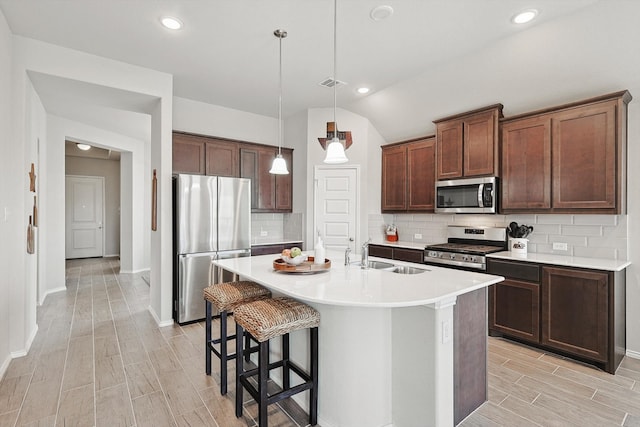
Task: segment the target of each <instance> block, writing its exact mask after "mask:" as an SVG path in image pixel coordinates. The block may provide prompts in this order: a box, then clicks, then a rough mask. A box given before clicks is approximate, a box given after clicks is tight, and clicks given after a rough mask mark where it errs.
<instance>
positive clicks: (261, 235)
mask: <svg viewBox="0 0 640 427" xmlns="http://www.w3.org/2000/svg"><path fill="white" fill-rule="evenodd" d="M268 235H269V232H268V231H266V230H261V231H260V237H267V236H268Z"/></svg>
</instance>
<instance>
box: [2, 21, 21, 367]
mask: <svg viewBox="0 0 640 427" xmlns="http://www.w3.org/2000/svg"><path fill="white" fill-rule="evenodd" d="M12 62H13V58H12V45H11V33H10V31H9V27H8V26H7V22H6V20H5V18H4V15H3V14H2V11H0V93H3V94H5V96H2V97H0V170H2V171H3V177H2V179H0V236H2V240H3V244H2V245H0V271H2V274H0V376H2V375H3V374H4V372H5V370H6V369H7V366H8V364H9V361H10V360H11V359H10V358H11V347H10V345H9V337H10V330H11V326H12V325H11V323H10V317H9V307H10V305H11V300H10V290H11V276H12V273H11V271H12V266H13V264H12V261H14V260H15V258H16V257H15V256H14V255H12V252H16V246H15V245H16V244H17V241H15V234H14V233H11V224H10V223H9V221H8V218H5V209H8V208H9V207H10V206H11V205H9V203H8V202H9V199H10V198H11V197H12V196H11V194H10V188H11V187H10V186H11V185H14V184H16V183H17V182H20V181H21V180H20V179H19V177H13V178H12V177H11V176H9V175H8V174H9V172H10V171H11V170H12V168H11V163H15V161H14V158H12V157H11V154H12V152H13V150H11V146H12V139H13V138H12V129H11V111H12V110H11V106H12V104H11V92H12V90H11V71H12ZM12 224H13V225H16V224H17V223H15V222H13V221H12ZM16 234H17V233H16Z"/></svg>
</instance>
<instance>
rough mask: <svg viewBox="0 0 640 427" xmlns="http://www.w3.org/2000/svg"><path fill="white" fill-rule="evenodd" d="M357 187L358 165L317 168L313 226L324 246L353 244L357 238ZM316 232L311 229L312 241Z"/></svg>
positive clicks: (338, 248) (341, 247) (339, 246)
mask: <svg viewBox="0 0 640 427" xmlns="http://www.w3.org/2000/svg"><path fill="white" fill-rule="evenodd" d="M357 190H358V169H356V168H354V167H339V168H316V170H315V192H314V193H315V194H314V205H315V209H314V211H315V216H314V218H315V220H314V230H320V234H321V235H322V239H323V240H324V244H325V247H326V249H327V250H332V249H333V250H341V251H344V250H345V249H346V248H347V246H350V247H351V249H355V248H356V246H355V245H356V244H357V242H358V240H359V233H358V199H357ZM316 236H317V231H314V242H313V244H314V245H315V239H316ZM309 249H311V248H309Z"/></svg>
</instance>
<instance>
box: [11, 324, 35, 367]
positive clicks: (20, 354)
mask: <svg viewBox="0 0 640 427" xmlns="http://www.w3.org/2000/svg"><path fill="white" fill-rule="evenodd" d="M37 333H38V325H36V327H35V328H33V332H31V336H29V338H28V339H27V342H26V343H25V348H24V349H22V350H17V351H12V352H11V358H12V359H15V358H17V357H23V356H26V355H27V354H28V353H29V350H30V349H31V344H33V340H35V339H36V334H37Z"/></svg>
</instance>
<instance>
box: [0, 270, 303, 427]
mask: <svg viewBox="0 0 640 427" xmlns="http://www.w3.org/2000/svg"><path fill="white" fill-rule="evenodd" d="M118 271H119V262H118V260H117V259H116V258H110V259H108V258H96V259H80V260H69V261H67V269H66V286H67V291H66V292H59V293H55V294H52V295H49V296H48V297H47V298H46V300H45V303H44V304H43V306H41V307H39V308H38V325H39V330H38V333H37V335H36V338H35V340H34V342H33V345H32V346H31V350H30V351H29V354H28V355H27V356H25V357H21V358H17V359H14V360H12V361H11V363H10V365H9V368H8V370H7V373H6V375H5V378H4V379H3V380H2V382H1V383H0V427H4V426H27V425H28V426H39V427H40V426H42V427H44V426H67V427H68V426H82V427H85V426H93V425H95V426H109V427H111V426H137V427H142V426H176V425H177V426H218V427H232V426H245V427H246V426H255V425H256V423H255V421H254V419H253V416H254V415H255V414H256V413H257V406H256V404H255V402H253V401H252V400H248V398H249V395H248V393H244V396H245V399H247V402H245V411H244V417H243V418H240V419H236V417H235V414H234V403H233V402H234V396H235V395H234V390H235V387H234V385H233V384H231V385H230V391H229V393H228V395H227V396H226V397H222V396H221V395H220V389H219V386H218V383H217V382H216V379H218V378H219V377H218V373H217V372H218V366H217V365H216V364H215V363H214V364H213V369H214V373H213V375H212V377H208V376H206V375H205V374H204V352H203V351H202V348H203V345H204V328H203V324H204V322H203V323H202V324H200V323H195V324H191V325H186V326H184V327H180V326H178V325H173V326H169V327H164V328H158V326H157V325H156V323H155V321H154V320H153V318H152V316H151V314H150V313H149V312H148V310H147V306H148V305H149V286H148V285H147V283H146V282H145V281H144V280H143V276H142V275H140V274H133V275H132V274H119V273H118ZM214 326H215V325H214ZM215 361H216V359H215V358H214V362H215ZM232 375H233V374H232V373H231V374H230V376H231V377H232ZM269 413H270V415H269V423H270V424H269V425H270V426H274V427H275V426H287V427H288V426H291V427H296V426H305V425H306V414H305V413H304V412H303V411H302V410H301V409H300V408H299V407H298V406H297V405H296V404H295V403H294V402H291V401H290V399H289V400H287V401H284V402H282V404H281V406H278V407H276V406H275V405H274V406H273V407H271V408H270V412H269ZM295 420H298V422H296V421H295Z"/></svg>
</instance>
